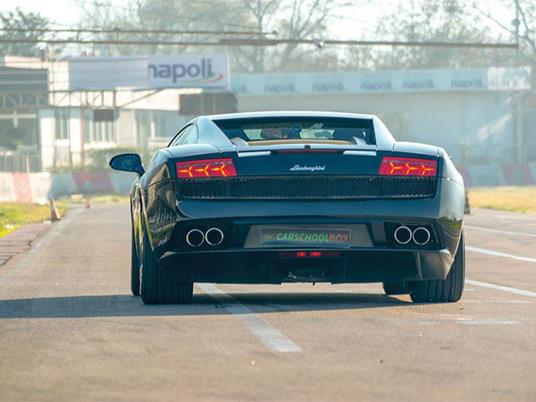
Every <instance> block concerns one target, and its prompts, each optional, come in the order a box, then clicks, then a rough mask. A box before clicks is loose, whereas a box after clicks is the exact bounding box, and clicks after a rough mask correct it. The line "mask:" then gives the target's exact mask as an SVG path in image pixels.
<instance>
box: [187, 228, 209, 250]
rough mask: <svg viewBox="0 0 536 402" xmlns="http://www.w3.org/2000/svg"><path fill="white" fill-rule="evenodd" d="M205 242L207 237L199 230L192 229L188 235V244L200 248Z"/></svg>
mask: <svg viewBox="0 0 536 402" xmlns="http://www.w3.org/2000/svg"><path fill="white" fill-rule="evenodd" d="M204 241H205V235H204V234H203V232H202V231H200V230H199V229H191V230H190V231H189V232H188V233H186V243H188V245H189V246H190V247H199V246H200V245H201V244H203V242H204Z"/></svg>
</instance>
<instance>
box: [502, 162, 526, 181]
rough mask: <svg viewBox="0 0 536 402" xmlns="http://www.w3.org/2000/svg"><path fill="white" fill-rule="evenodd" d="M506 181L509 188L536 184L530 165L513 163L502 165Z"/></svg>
mask: <svg viewBox="0 0 536 402" xmlns="http://www.w3.org/2000/svg"><path fill="white" fill-rule="evenodd" d="M501 170H502V173H503V176H504V180H505V182H506V184H507V185H509V186H516V185H517V186H526V185H530V184H534V178H533V177H532V172H531V171H530V167H529V165H528V164H521V163H511V164H507V165H501Z"/></svg>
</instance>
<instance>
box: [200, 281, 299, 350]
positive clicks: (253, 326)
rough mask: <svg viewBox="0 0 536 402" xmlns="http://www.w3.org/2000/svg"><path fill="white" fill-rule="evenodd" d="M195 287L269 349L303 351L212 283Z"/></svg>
mask: <svg viewBox="0 0 536 402" xmlns="http://www.w3.org/2000/svg"><path fill="white" fill-rule="evenodd" d="M195 285H196V286H197V287H199V288H200V289H201V290H202V291H203V292H205V293H206V294H208V295H209V296H210V297H212V298H214V299H215V300H218V301H219V302H220V303H221V304H222V307H223V308H225V310H227V311H228V312H230V313H231V314H235V315H236V316H238V318H239V319H240V321H242V324H244V325H245V327H246V328H247V329H249V330H250V331H251V332H252V333H253V334H254V335H255V336H256V337H257V338H259V339H260V341H261V342H262V343H264V345H265V346H266V347H268V349H270V350H272V351H274V352H284V353H288V352H301V351H302V349H301V348H300V347H299V346H298V345H296V344H295V343H294V342H292V341H291V340H290V339H289V338H287V337H286V336H285V335H283V334H282V333H281V332H280V331H278V330H277V329H275V328H274V327H272V326H271V325H270V324H268V323H267V322H266V321H265V320H263V319H262V318H261V317H259V316H258V315H257V314H255V313H254V312H253V311H252V310H250V309H249V308H248V307H246V306H245V305H243V304H242V303H240V302H239V301H237V300H236V299H235V298H234V297H232V296H231V295H228V294H227V293H225V292H224V291H222V290H220V289H218V288H217V287H216V286H214V285H212V284H210V283H196V284H195Z"/></svg>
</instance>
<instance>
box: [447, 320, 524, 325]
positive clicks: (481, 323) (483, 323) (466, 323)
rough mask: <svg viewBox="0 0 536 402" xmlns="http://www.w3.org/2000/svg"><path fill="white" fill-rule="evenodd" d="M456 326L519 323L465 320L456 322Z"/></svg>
mask: <svg viewBox="0 0 536 402" xmlns="http://www.w3.org/2000/svg"><path fill="white" fill-rule="evenodd" d="M457 324H462V325H517V324H519V321H512V320H467V321H458V322H457Z"/></svg>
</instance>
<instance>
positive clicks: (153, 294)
mask: <svg viewBox="0 0 536 402" xmlns="http://www.w3.org/2000/svg"><path fill="white" fill-rule="evenodd" d="M193 291H194V284H193V283H191V282H190V283H170V282H168V281H166V280H165V278H164V275H163V273H162V272H161V270H159V269H158V262H157V261H156V257H155V255H154V253H153V250H152V249H151V245H150V244H149V239H148V238H147V233H145V230H144V231H143V248H142V265H141V298H142V300H143V302H144V303H145V304H185V303H190V302H191V301H192V296H193Z"/></svg>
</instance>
